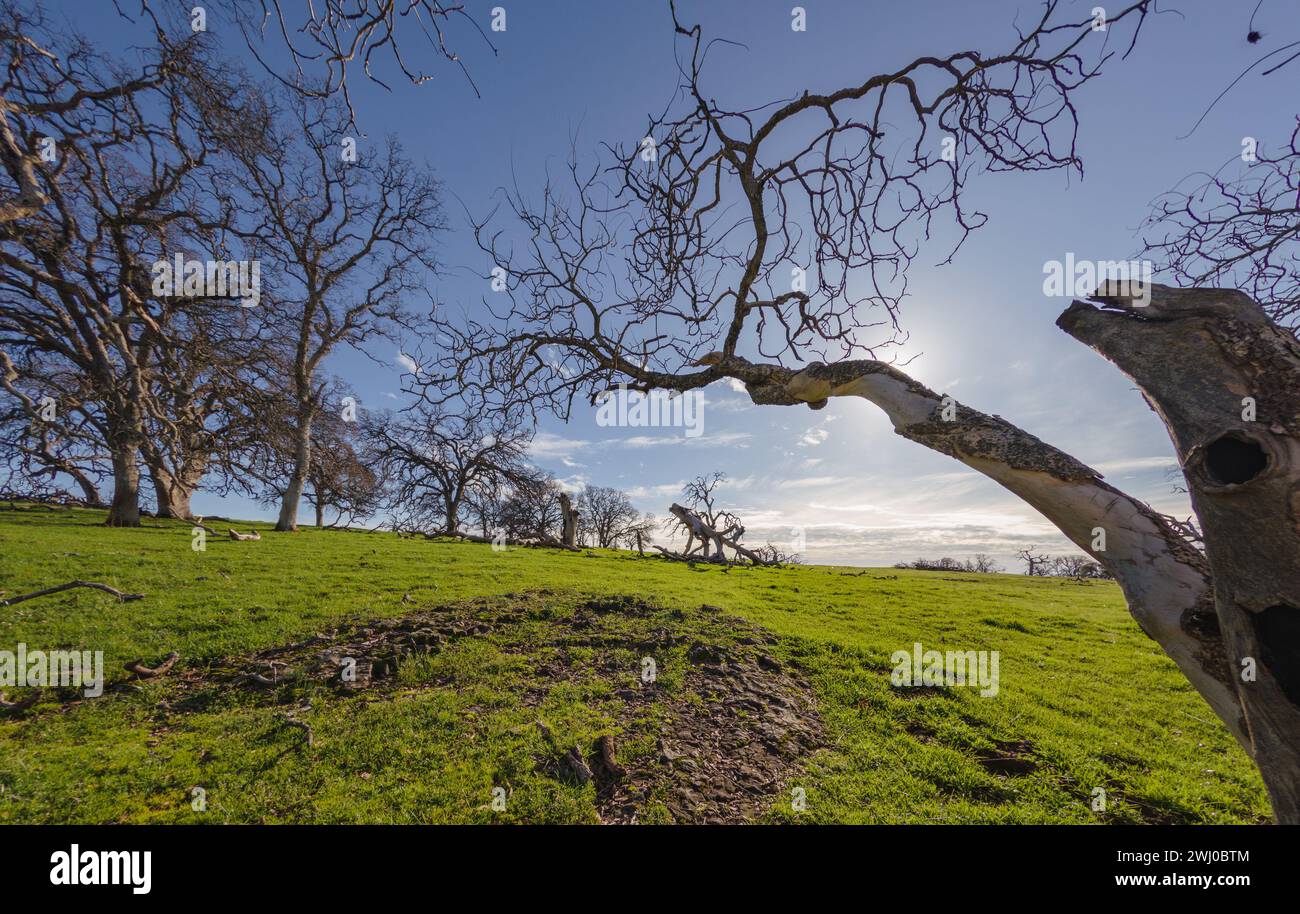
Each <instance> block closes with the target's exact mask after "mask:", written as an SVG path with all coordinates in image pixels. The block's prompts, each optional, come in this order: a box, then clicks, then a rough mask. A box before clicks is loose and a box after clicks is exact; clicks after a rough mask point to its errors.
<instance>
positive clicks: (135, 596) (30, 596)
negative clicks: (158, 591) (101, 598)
mask: <svg viewBox="0 0 1300 914" xmlns="http://www.w3.org/2000/svg"><path fill="white" fill-rule="evenodd" d="M74 587H92V588H94V589H95V590H102V591H104V593H111V594H112V595H113V596H115V597H117V598H118V599H119V600H121V601H122V602H123V603H129V602H131V601H132V600H142V599H144V594H142V593H123V592H122V591H120V590H118V589H117V588H116V587H109V586H108V585H107V584H100V583H98V582H96V581H69V582H68V583H66V584H60V585H59V586H58V587H47V588H45V589H44V590H37V591H33V592H32V593H25V594H23V595H22V596H19V597H10V598H9V599H8V600H0V606H13V605H14V604H15V603H22V602H23V601H24V600H34V599H36V598H37V597H47V596H49V595H50V594H52V593H62V592H63V591H65V590H71V589H72V588H74Z"/></svg>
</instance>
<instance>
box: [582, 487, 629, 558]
mask: <svg viewBox="0 0 1300 914" xmlns="http://www.w3.org/2000/svg"><path fill="white" fill-rule="evenodd" d="M578 516H579V518H580V521H579V528H578V529H579V535H580V537H581V539H582V541H583V542H584V543H587V544H588V545H591V546H596V547H599V548H601V549H616V548H618V545H619V544H620V543H625V542H629V539H635V528H637V527H639V526H640V525H641V524H642V522H643V519H642V517H641V512H640V511H638V510H637V509H636V507H635V506H633V504H632V499H630V498H628V496H627V493H626V492H623V491H621V490H619V489H615V488H611V487H609V486H593V485H588V486H586V487H585V488H584V489H583V490H582V495H580V496H579V497H578Z"/></svg>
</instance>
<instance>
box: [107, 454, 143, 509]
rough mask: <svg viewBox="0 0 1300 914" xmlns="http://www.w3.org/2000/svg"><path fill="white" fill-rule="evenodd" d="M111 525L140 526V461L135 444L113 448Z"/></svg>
mask: <svg viewBox="0 0 1300 914" xmlns="http://www.w3.org/2000/svg"><path fill="white" fill-rule="evenodd" d="M105 524H106V525H107V526H109V527H138V526H140V463H139V459H138V455H137V453H136V449H135V447H134V445H119V446H117V447H115V448H114V449H113V502H112V504H111V505H109V508H108V520H106V521H105Z"/></svg>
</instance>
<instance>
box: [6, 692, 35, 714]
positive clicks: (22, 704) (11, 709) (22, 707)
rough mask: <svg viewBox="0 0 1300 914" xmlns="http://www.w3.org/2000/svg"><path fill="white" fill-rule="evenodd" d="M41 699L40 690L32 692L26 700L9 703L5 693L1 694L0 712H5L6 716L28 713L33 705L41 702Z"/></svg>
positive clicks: (21, 699)
mask: <svg viewBox="0 0 1300 914" xmlns="http://www.w3.org/2000/svg"><path fill="white" fill-rule="evenodd" d="M40 697H41V690H40V689H37V690H36V691H34V692H32V693H31V694H30V695H28V696H27V697H26V698H20V699H18V700H17V701H9V700H8V699H7V698H5V693H4V692H0V711H3V712H5V713H6V714H16V713H18V712H19V711H26V710H27V709H28V708H30V707H31V706H32V705H34V704H36V702H37V701H39V700H40Z"/></svg>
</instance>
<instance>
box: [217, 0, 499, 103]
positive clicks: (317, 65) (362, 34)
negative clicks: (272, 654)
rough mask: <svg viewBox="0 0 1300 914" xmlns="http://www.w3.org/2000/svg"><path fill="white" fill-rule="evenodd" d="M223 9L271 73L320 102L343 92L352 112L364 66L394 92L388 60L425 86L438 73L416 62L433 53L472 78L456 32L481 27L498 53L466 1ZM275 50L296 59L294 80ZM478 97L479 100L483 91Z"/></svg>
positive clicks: (235, 4) (264, 4)
mask: <svg viewBox="0 0 1300 914" xmlns="http://www.w3.org/2000/svg"><path fill="white" fill-rule="evenodd" d="M218 9H221V10H223V11H229V12H230V13H231V14H232V15H233V18H234V20H235V22H236V24H237V25H238V26H239V29H240V31H241V33H242V35H243V37H244V41H245V43H246V44H247V45H248V48H249V50H251V51H252V52H253V55H254V57H255V58H256V59H257V60H258V62H259V63H261V65H262V66H263V68H265V70H266V72H267V73H268V74H270V75H271V76H274V77H275V78H276V79H278V80H280V81H281V82H282V83H283V84H284V85H285V86H288V87H290V88H292V89H294V90H295V91H298V92H303V93H305V94H309V95H311V96H313V97H317V98H324V97H327V96H330V95H335V94H339V95H341V96H342V97H343V99H344V101H345V103H346V104H347V107H348V110H349V112H350V111H351V110H352V97H351V92H350V91H349V86H348V71H349V69H350V68H351V67H354V66H357V65H359V66H360V67H361V69H362V72H363V75H364V76H365V77H366V78H367V79H369V80H371V81H372V82H375V83H377V84H379V85H381V86H383V87H384V88H388V85H387V83H385V82H384V80H383V79H381V78H380V77H379V76H378V75H377V69H378V68H377V64H378V63H379V61H380V59H381V58H384V59H387V60H388V62H389V63H391V64H392V65H393V66H394V67H395V68H396V69H397V71H398V72H399V73H400V74H401V76H402V77H403V78H405V79H407V80H409V81H410V82H411V83H412V84H414V85H421V84H423V83H425V82H428V81H429V80H430V79H432V74H431V73H428V72H426V71H425V70H424V69H422V68H421V67H420V66H419V65H417V64H415V63H414V62H413V61H414V58H415V56H417V55H419V54H428V53H429V52H430V51H432V56H434V57H436V58H440V59H442V60H444V61H447V62H450V63H454V64H456V65H457V66H458V67H459V68H460V70H461V72H462V73H463V74H464V75H465V78H466V79H469V71H468V70H467V69H466V68H465V65H464V63H463V62H462V61H461V57H460V55H459V54H458V53H456V51H455V50H454V48H453V47H452V45H451V42H450V38H449V35H448V33H449V30H450V29H451V27H452V26H453V25H457V24H459V25H462V26H465V27H468V28H470V29H473V30H474V31H476V32H477V33H478V35H479V37H480V38H481V39H482V40H483V41H484V42H485V43H486V44H487V45H488V47H489V48H490V49H491V50H492V52H493V53H494V54H495V53H496V49H495V48H492V44H491V42H490V41H488V40H487V35H486V33H484V31H483V29H482V28H481V27H480V26H479V24H478V23H477V22H476V21H475V20H474V18H473V17H472V16H471V15H470V14H469V12H468V11H466V9H465V5H464V4H463V3H448V2H440V0H317V2H315V3H310V4H307V5H305V6H301V5H299V4H290V5H288V8H286V4H285V3H284V2H283V0H219V2H218ZM304 13H305V15H304ZM412 43H414V44H416V45H417V46H420V47H417V49H416V51H415V53H414V54H412V53H410V52H411V45H412ZM268 44H269V45H270V46H271V49H282V50H283V51H285V52H286V53H287V54H288V57H289V59H290V61H291V63H292V68H293V72H292V74H291V75H290V76H285V75H282V74H281V73H280V72H279V71H278V70H277V69H276V67H275V66H273V65H272V63H270V62H268V60H267V56H268V55H267V51H268V47H267V45H268ZM470 85H471V86H473V80H470ZM474 91H475V93H476V94H477V92H478V89H477V87H475V89H474Z"/></svg>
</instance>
